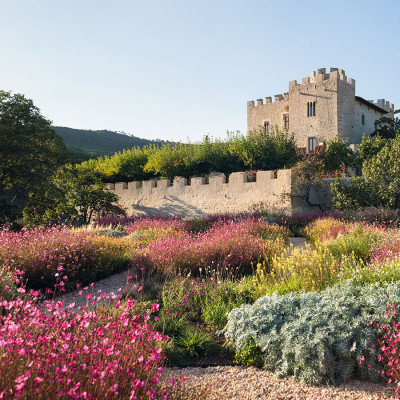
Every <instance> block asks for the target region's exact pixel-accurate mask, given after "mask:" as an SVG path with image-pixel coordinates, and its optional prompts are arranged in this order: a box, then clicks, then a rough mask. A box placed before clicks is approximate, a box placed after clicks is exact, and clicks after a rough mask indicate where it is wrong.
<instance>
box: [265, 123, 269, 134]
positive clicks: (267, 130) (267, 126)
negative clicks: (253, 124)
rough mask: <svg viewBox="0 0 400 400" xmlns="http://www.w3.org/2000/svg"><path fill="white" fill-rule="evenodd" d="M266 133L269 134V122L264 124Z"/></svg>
mask: <svg viewBox="0 0 400 400" xmlns="http://www.w3.org/2000/svg"><path fill="white" fill-rule="evenodd" d="M264 128H265V132H269V122H265V123H264Z"/></svg>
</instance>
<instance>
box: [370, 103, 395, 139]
mask: <svg viewBox="0 0 400 400" xmlns="http://www.w3.org/2000/svg"><path fill="white" fill-rule="evenodd" d="M399 112H400V110H395V111H394V114H398V113H399ZM399 133H400V119H399V118H397V117H394V118H390V117H382V118H380V119H378V120H377V121H375V130H374V131H373V132H372V133H371V136H372V137H374V136H377V135H379V136H380V137H381V138H384V139H393V138H394V137H395V136H396V135H398V134H399Z"/></svg>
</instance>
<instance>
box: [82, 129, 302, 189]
mask: <svg viewBox="0 0 400 400" xmlns="http://www.w3.org/2000/svg"><path fill="white" fill-rule="evenodd" d="M297 159H298V153H297V149H296V146H295V142H294V139H293V137H290V136H289V135H288V134H287V133H286V132H278V131H277V132H271V133H268V132H267V133H266V132H258V133H250V134H249V135H242V134H240V133H239V132H236V133H233V132H228V135H227V138H226V139H224V140H221V139H212V138H210V137H208V136H205V137H204V139H203V141H201V142H200V143H189V144H183V143H163V144H161V145H160V146H154V145H153V146H147V147H143V148H142V149H140V148H135V149H132V150H125V151H124V152H123V153H117V154H114V155H113V156H106V157H103V158H99V159H97V160H88V161H86V162H84V163H82V164H81V165H82V166H83V167H84V168H87V169H89V170H90V171H94V172H98V173H100V174H101V176H102V177H103V180H104V181H107V182H117V181H128V180H129V181H131V180H135V181H140V180H145V179H149V178H151V177H162V178H168V179H173V178H174V177H175V176H183V177H186V178H189V177H191V176H204V175H206V174H209V173H211V172H221V173H224V174H230V173H232V172H237V171H243V170H246V169H264V170H265V169H279V168H290V167H291V166H292V165H293V164H294V163H295V162H296V161H297Z"/></svg>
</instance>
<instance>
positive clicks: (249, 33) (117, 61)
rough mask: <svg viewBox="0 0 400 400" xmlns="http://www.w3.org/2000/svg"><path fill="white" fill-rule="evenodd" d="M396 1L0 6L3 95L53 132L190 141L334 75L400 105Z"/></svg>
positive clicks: (3, 0) (241, 124) (24, 2)
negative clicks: (25, 101) (32, 108)
mask: <svg viewBox="0 0 400 400" xmlns="http://www.w3.org/2000/svg"><path fill="white" fill-rule="evenodd" d="M399 15H400V2H399V1H398V0H381V1H380V2H378V1H371V0H363V1H359V0H352V1H348V0H347V1H343V0H335V1H321V0H318V1H314V0H305V1H299V0H286V1H279V0H276V1H269V0H264V1H261V0H241V1H239V0H202V1H196V0H186V1H184V0H180V1H179V0H152V1H146V0H129V1H128V0H113V1H111V0H109V1H105V0H79V1H77V0H68V1H65V0H64V1H62V0H18V1H16V0H0V17H1V19H0V20H1V23H0V90H6V91H12V92H13V93H22V94H24V95H25V96H26V97H28V98H31V99H32V100H33V101H34V103H35V105H36V106H38V107H39V108H40V110H41V113H42V114H43V115H44V116H45V117H46V118H48V119H50V120H52V121H53V125H57V126H67V127H71V128H79V129H92V130H100V129H109V130H113V131H123V132H126V133H128V134H131V135H134V136H137V137H142V138H147V139H164V140H171V141H183V142H187V141H190V142H196V141H199V140H201V139H202V138H203V136H204V135H209V136H212V137H217V138H224V137H226V132H227V131H237V130H240V131H241V132H242V133H245V132H246V124H247V115H246V113H247V101H248V100H256V99H257V98H265V97H266V96H274V95H275V94H280V93H283V92H287V91H288V82H289V81H290V80H294V79H297V80H298V81H300V82H301V78H303V77H306V76H309V75H310V74H311V72H312V71H315V70H317V69H318V68H327V70H329V68H330V67H337V68H340V69H344V70H345V71H346V75H347V76H348V77H350V78H354V79H355V80H356V94H357V95H358V96H361V97H364V98H366V99H374V100H376V99H378V98H385V99H386V100H389V101H391V102H392V103H394V104H395V107H396V109H397V108H400V83H399V81H400V80H399V66H400V53H399V51H398V41H399V38H400V24H399V23H398V19H399Z"/></svg>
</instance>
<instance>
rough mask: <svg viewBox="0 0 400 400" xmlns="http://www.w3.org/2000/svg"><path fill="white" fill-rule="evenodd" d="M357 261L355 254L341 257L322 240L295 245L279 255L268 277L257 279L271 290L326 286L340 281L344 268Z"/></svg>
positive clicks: (309, 289)
mask: <svg viewBox="0 0 400 400" xmlns="http://www.w3.org/2000/svg"><path fill="white" fill-rule="evenodd" d="M355 265H357V259H356V258H355V257H353V256H351V255H350V256H349V257H342V258H337V257H336V256H335V255H334V254H333V253H332V252H331V251H330V250H329V249H328V248H326V247H324V246H322V245H321V244H316V245H315V246H314V247H311V246H309V245H308V246H306V248H305V249H301V248H297V249H294V250H293V251H292V253H291V254H290V255H286V254H283V255H281V256H278V257H276V258H275V259H274V260H273V263H272V272H271V274H270V275H268V274H266V275H264V279H262V278H261V277H260V279H259V281H258V282H257V283H258V285H259V286H261V287H264V288H265V289H264V290H265V291H266V292H267V293H270V294H271V293H272V292H273V291H275V290H277V291H278V293H279V294H283V293H289V292H291V291H298V290H305V291H314V290H323V289H325V288H326V287H327V286H328V285H331V284H332V283H335V282H337V281H338V280H339V278H340V275H341V273H342V272H343V271H346V270H347V269H353V268H354V266H355ZM257 271H259V269H258V270H257ZM256 276H260V275H259V274H258V275H256Z"/></svg>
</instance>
